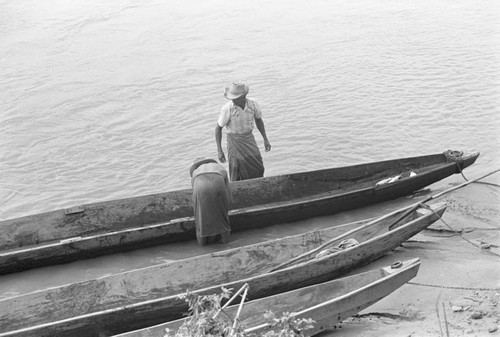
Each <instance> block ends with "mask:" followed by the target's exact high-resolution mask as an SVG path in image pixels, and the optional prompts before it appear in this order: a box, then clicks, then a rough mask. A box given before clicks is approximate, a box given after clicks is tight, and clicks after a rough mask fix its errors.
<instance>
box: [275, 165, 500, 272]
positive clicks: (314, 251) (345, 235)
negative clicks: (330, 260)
mask: <svg viewBox="0 0 500 337" xmlns="http://www.w3.org/2000/svg"><path fill="white" fill-rule="evenodd" d="M499 171H500V169H498V170H495V171H493V172H490V173H488V174H486V175H484V176H482V177H479V178H476V179H473V180H469V181H466V182H465V183H462V184H460V185H458V186H455V187H452V188H449V189H447V190H445V191H443V192H440V193H438V194H436V195H432V196H429V197H427V198H426V199H424V200H423V201H420V202H418V203H416V204H413V205H409V206H406V207H403V208H401V209H399V210H396V211H393V212H391V213H389V214H386V215H383V216H381V217H379V218H377V219H375V220H372V221H370V222H368V223H367V224H365V225H363V226H360V227H358V228H355V229H353V230H350V231H348V232H346V233H344V234H342V235H339V236H337V237H335V238H333V239H330V240H328V241H327V242H325V243H323V244H322V245H320V246H319V247H316V248H314V249H312V250H310V251H308V252H306V253H303V254H301V255H299V256H296V257H294V258H293V259H290V260H288V261H286V262H283V263H281V264H280V265H278V266H276V267H274V268H272V269H270V270H269V272H274V271H276V270H279V269H281V268H283V267H286V266H288V265H290V264H292V263H294V262H297V261H298V260H301V259H303V258H304V257H306V256H309V255H311V254H314V253H316V252H318V251H319V250H321V249H323V248H325V247H326V246H328V245H330V244H332V243H333V242H335V241H338V240H340V239H343V238H345V237H347V236H350V235H352V234H354V233H356V232H359V231H360V230H363V229H365V228H367V227H370V226H373V225H374V224H376V223H378V222H380V221H382V220H384V219H386V218H388V217H390V216H393V215H394V214H397V213H400V212H402V211H405V210H406V212H405V213H403V214H402V215H401V216H400V217H399V218H397V219H396V220H394V221H393V222H392V224H391V225H390V226H389V228H392V227H393V226H394V225H395V224H397V223H398V222H400V221H401V220H403V219H404V218H406V217H407V216H408V215H410V214H411V213H412V212H413V211H415V210H416V209H417V208H418V207H420V206H421V205H422V204H424V203H426V202H428V201H430V200H433V199H436V198H439V197H441V196H443V195H445V194H447V193H450V192H452V191H455V190H457V189H459V188H462V187H464V186H467V185H469V184H471V183H473V182H476V181H479V180H481V179H484V178H486V177H488V176H490V175H492V174H494V173H497V172H499Z"/></svg>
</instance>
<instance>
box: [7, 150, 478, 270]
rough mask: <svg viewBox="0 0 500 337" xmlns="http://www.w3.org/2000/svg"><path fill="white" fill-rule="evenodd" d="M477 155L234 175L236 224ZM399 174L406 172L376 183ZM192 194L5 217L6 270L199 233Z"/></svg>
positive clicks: (424, 175)
mask: <svg viewBox="0 0 500 337" xmlns="http://www.w3.org/2000/svg"><path fill="white" fill-rule="evenodd" d="M478 156H479V153H477V152H476V153H471V154H463V153H457V152H450V151H447V152H444V153H440V154H433V155H427V156H420V157H412V158H403V159H395V160H387V161H380V162H374V163H368V164H361V165H354V166H347V167H340V168H330V169H324V170H317V171H308V172H300V173H293V174H286V175H280V176H271V177H264V178H258V179H251V180H246V181H240V182H233V183H232V184H231V185H232V190H233V194H234V204H233V205H232V210H231V211H230V212H229V215H230V222H231V227H232V230H233V231H242V230H245V229H250V228H255V227H262V226H268V225H272V224H277V223H284V222H292V221H297V220H303V219H307V218H310V217H315V216H321V215H327V214H334V213H337V212H341V211H345V210H349V209H354V208H359V207H364V206H367V205H370V204H374V203H378V202H383V201H387V200H391V199H396V198H399V197H401V196H404V195H408V194H410V193H412V192H415V191H417V190H419V189H421V188H423V187H425V186H428V185H430V184H432V183H435V182H437V181H439V180H441V179H444V178H446V177H448V176H450V175H453V174H456V173H460V172H461V171H462V170H463V169H464V168H465V167H468V166H470V165H472V164H473V163H474V162H475V160H476V159H477V157H478ZM412 172H413V174H412ZM414 174H415V175H414ZM410 175H411V176H410ZM396 176H401V179H399V180H397V181H394V182H392V183H387V184H383V185H377V183H378V182H380V181H383V180H384V179H388V178H391V177H396ZM191 193H192V192H191V190H190V189H186V190H178V191H172V192H167V193H162V194H154V195H148V196H142V197H135V198H130V199H121V200H113V201H108V202H101V203H95V204H88V205H83V206H76V207H72V208H69V209H62V210H57V211H53V212H48V213H43V214H37V215H32V216H27V217H22V218H18V219H11V220H6V221H1V222H0V274H7V273H11V272H17V271H21V270H26V269H30V268H36V267H41V266H46V265H51V264H58V263H64V262H69V261H74V260H78V259H84V258H89V257H95V256H98V255H104V254H109V253H114V252H119V251H125V250H130V249H135V248H141V247H146V246H152V245H155V244H162V243H168V242H178V241H182V240H189V239H194V238H195V234H194V233H195V232H194V219H193V218H192V215H193V210H192V203H191Z"/></svg>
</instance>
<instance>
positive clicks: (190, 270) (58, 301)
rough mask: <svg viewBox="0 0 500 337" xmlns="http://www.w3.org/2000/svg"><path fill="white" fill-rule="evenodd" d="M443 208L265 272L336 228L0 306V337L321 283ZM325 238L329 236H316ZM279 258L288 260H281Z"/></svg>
mask: <svg viewBox="0 0 500 337" xmlns="http://www.w3.org/2000/svg"><path fill="white" fill-rule="evenodd" d="M445 208H446V207H445V206H444V205H443V204H437V205H433V211H429V210H425V209H420V210H419V211H418V212H420V214H419V215H417V213H418V212H416V213H415V215H414V216H415V217H417V216H418V217H417V218H416V219H414V220H412V219H413V218H410V219H408V221H409V222H407V223H405V224H402V225H400V226H399V227H396V228H392V227H390V225H391V222H390V221H387V222H380V226H375V225H372V226H370V227H368V228H364V229H363V230H359V231H358V232H356V233H353V234H352V235H350V236H349V237H350V238H353V239H355V240H357V241H358V242H359V243H360V244H359V245H357V246H354V247H352V248H349V249H346V250H341V251H339V252H336V253H334V254H333V255H327V256H324V257H322V258H318V259H313V260H311V261H307V262H304V263H301V264H298V265H292V266H290V267H287V268H286V269H280V270H277V271H275V272H271V273H267V272H266V271H267V270H269V269H270V268H271V267H276V266H277V265H279V264H280V263H281V262H283V260H284V261H288V260H289V259H290V258H291V257H293V256H296V255H297V254H300V251H303V252H307V251H310V250H311V249H313V248H315V247H318V246H320V245H321V244H322V243H324V242H325V240H326V241H328V240H329V239H331V238H332V237H331V235H333V238H336V237H338V232H337V228H336V227H335V228H333V229H329V230H321V231H315V232H310V233H306V234H302V235H296V236H294V237H290V238H284V239H278V240H273V241H269V242H265V243H261V244H256V245H251V246H248V247H241V248H237V249H232V250H227V251H222V252H218V253H213V254H210V255H207V256H199V257H195V258H191V259H186V260H181V261H178V262H174V263H169V264H164V265H159V266H155V267H151V268H144V269H141V270H137V271H134V272H127V273H122V274H117V275H112V276H109V277H103V278H100V279H96V280H91V281H85V282H80V283H77V284H73V285H68V286H62V287H59V288H54V289H48V290H45V291H40V292H35V293H31V294H26V295H22V296H18V297H14V298H11V299H6V300H3V301H0V326H2V327H3V329H4V330H3V331H0V336H53V335H58V336H75V337H77V336H89V335H95V336H98V335H99V334H104V335H111V334H116V333H120V332H124V331H130V330H135V329H140V328H142V327H144V326H151V325H154V324H158V323H159V322H163V321H165V320H174V319H177V318H180V317H182V314H183V313H184V312H186V311H187V307H186V304H185V303H184V302H183V301H182V300H180V299H178V298H177V294H178V293H182V292H183V291H185V290H186V289H196V287H197V286H198V285H201V287H204V288H203V289H199V288H198V289H196V290H195V292H196V293H198V294H211V293H214V292H219V290H220V287H221V286H224V287H226V288H234V289H237V288H239V287H241V286H242V285H243V284H244V283H248V284H249V285H250V288H251V289H252V294H251V299H257V298H262V297H266V296H271V295H274V294H278V293H281V292H284V291H289V290H293V289H297V288H301V287H305V286H309V285H313V284H316V283H320V282H325V281H328V280H331V279H335V278H338V277H341V276H343V275H345V274H346V273H348V272H350V271H352V270H354V269H355V268H357V267H361V266H363V265H366V264H368V263H370V262H371V261H373V260H375V259H377V258H379V257H380V256H382V255H383V254H385V253H387V252H389V251H391V250H392V249H395V248H397V247H398V246H399V245H400V244H401V243H402V242H404V241H405V240H407V239H409V238H410V237H412V236H414V235H415V234H417V233H419V232H420V231H422V230H423V229H424V228H426V227H427V226H429V225H430V224H432V223H433V222H434V221H435V220H437V219H438V217H439V216H440V215H441V214H442V213H443V212H444V210H445ZM399 215H400V214H399V213H398V214H395V215H394V217H397V216H399ZM410 220H411V221H410ZM375 223H376V224H378V222H375ZM347 228H352V227H347ZM355 228H356V227H355ZM358 228H360V226H358ZM389 228H392V230H389ZM326 232H328V233H330V237H325V236H324V235H323V233H326ZM343 233H344V235H345V234H346V231H345V230H344V232H343ZM349 233H350V232H349ZM340 241H341V240H337V241H334V242H333V243H332V244H333V246H335V245H338V244H339V243H340ZM287 252H290V255H284V254H288V253H287ZM208 266H209V267H208ZM169 293H170V294H172V295H168V294H169ZM76 299H78V301H77V302H75V301H76ZM2 308H4V309H2ZM6 308H9V309H8V310H7V309H6Z"/></svg>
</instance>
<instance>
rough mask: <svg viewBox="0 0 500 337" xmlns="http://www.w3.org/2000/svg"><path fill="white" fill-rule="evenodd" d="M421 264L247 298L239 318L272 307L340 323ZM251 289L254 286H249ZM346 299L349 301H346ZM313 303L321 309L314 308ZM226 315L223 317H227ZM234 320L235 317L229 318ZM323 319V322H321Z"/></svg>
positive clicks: (146, 334)
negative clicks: (359, 299)
mask: <svg viewBox="0 0 500 337" xmlns="http://www.w3.org/2000/svg"><path fill="white" fill-rule="evenodd" d="M419 267H420V261H419V259H418V258H417V259H411V260H407V261H403V262H402V266H401V267H399V268H398V269H392V268H391V267H390V266H388V267H385V268H380V269H373V270H370V271H367V272H364V273H359V274H355V275H352V276H348V277H344V278H341V279H337V280H333V281H328V282H324V283H321V284H317V285H313V286H308V287H304V288H300V289H297V290H292V291H289V292H285V293H281V294H277V295H274V296H269V297H265V298H261V299H258V300H253V301H250V302H246V303H245V304H244V305H243V308H242V310H241V313H240V316H239V319H240V323H241V327H242V328H243V329H249V328H252V327H256V326H258V325H261V324H266V323H268V321H267V320H266V319H265V317H264V315H263V313H265V312H266V311H268V310H271V311H272V312H274V313H275V314H276V315H277V316H278V317H279V316H281V315H282V314H283V313H286V312H288V313H295V314H297V315H299V317H303V318H312V319H313V320H315V321H322V320H325V319H328V321H329V323H328V325H329V326H331V325H332V324H337V323H339V322H340V321H341V319H339V317H340V318H342V319H345V318H347V317H350V316H351V315H352V314H353V313H356V312H359V311H360V310H362V309H363V308H364V307H367V306H368V305H370V304H372V303H373V302H375V301H377V300H379V299H381V298H382V297H384V296H386V295H388V294H389V293H390V292H392V291H394V290H395V289H397V288H398V287H400V286H402V285H403V284H404V283H406V282H407V281H409V280H410V279H411V278H413V277H414V276H415V275H416V274H417V272H418V269H419ZM390 279H395V280H394V281H395V282H394V283H392V284H390V285H389V286H386V287H385V288H386V289H385V290H381V289H379V288H377V289H376V293H375V292H374V291H373V290H374V289H373V288H374V286H375V284H376V283H379V284H384V283H385V285H387V284H388V281H389V280H390ZM249 292H250V293H251V289H250V290H249ZM356 295H357V296H363V299H362V300H361V301H359V303H358V302H357V301H356V300H355V299H354V297H355V296H356ZM342 297H343V298H342ZM342 299H345V300H346V301H342ZM239 300H240V298H237V300H236V301H235V303H238V301H239ZM313 307H317V308H315V311H316V312H317V311H318V309H319V310H321V311H320V312H321V313H320V314H318V313H316V312H315V311H314V310H311V309H312V308H313ZM237 310H238V304H234V305H231V306H230V307H228V308H227V309H225V310H224V311H225V313H227V316H229V317H231V318H234V317H236V313H237ZM227 316H226V315H222V316H221V318H225V319H227ZM186 321H187V319H186V318H184V319H180V320H175V321H171V322H167V323H163V324H158V325H156V326H152V327H148V328H145V329H140V330H136V331H131V332H127V333H124V334H120V335H117V336H116V337H153V336H161V335H162V333H164V332H165V329H167V328H168V329H170V330H171V331H176V330H177V329H178V328H179V327H180V326H181V325H182V324H184V323H185V322H186ZM228 323H229V324H231V321H229V320H228ZM321 323H323V322H320V323H319V324H321ZM315 325H316V329H315V331H316V332H318V331H321V330H324V329H325V328H326V327H327V326H326V325H325V324H322V325H323V326H317V325H318V324H315Z"/></svg>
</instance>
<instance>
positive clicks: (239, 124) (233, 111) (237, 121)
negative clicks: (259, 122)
mask: <svg viewBox="0 0 500 337" xmlns="http://www.w3.org/2000/svg"><path fill="white" fill-rule="evenodd" d="M246 100H247V101H246V104H245V109H242V108H240V107H239V106H237V105H234V103H233V101H229V102H227V103H226V104H225V105H224V106H223V107H222V109H221V111H220V114H219V119H218V120H217V124H219V126H220V127H221V128H223V127H224V126H225V127H226V131H227V133H245V132H248V131H252V130H253V127H254V125H255V118H259V119H260V118H262V112H261V110H260V107H259V105H258V104H257V102H256V101H255V100H254V99H252V98H248V97H247V99H246Z"/></svg>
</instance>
